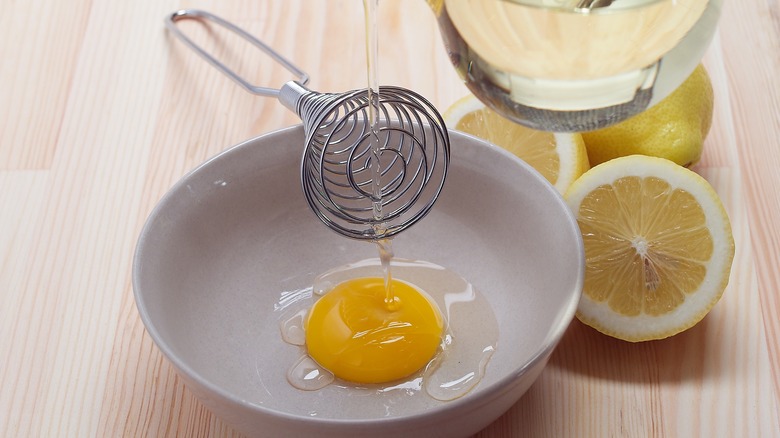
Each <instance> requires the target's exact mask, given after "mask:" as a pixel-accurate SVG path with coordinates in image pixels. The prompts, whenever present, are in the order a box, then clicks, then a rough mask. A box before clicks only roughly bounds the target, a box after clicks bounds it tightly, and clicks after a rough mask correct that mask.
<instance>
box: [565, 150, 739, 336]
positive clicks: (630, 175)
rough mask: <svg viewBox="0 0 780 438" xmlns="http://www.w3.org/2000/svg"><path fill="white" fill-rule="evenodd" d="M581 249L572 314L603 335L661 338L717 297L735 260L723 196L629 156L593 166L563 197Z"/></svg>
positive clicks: (660, 164)
mask: <svg viewBox="0 0 780 438" xmlns="http://www.w3.org/2000/svg"><path fill="white" fill-rule="evenodd" d="M566 200H567V202H568V204H569V207H570V208H571V209H572V211H573V212H574V214H575V216H576V217H577V222H578V224H579V226H580V231H581V233H582V238H583V243H584V246H585V259H586V261H585V264H586V267H585V281H584V287H583V296H582V299H581V301H580V306H579V308H578V312H577V316H578V318H579V319H580V320H581V321H582V322H584V323H585V324H587V325H590V326H592V327H594V328H596V329H597V330H599V331H601V332H603V333H606V334H608V335H611V336H614V337H617V338H620V339H624V340H628V341H643V340H650V339H661V338H665V337H668V336H672V335H674V334H676V333H679V332H681V331H683V330H685V329H688V328H690V327H692V326H693V325H695V324H696V323H697V322H699V321H700V320H701V319H702V318H704V316H705V315H706V314H707V313H708V312H709V311H710V309H711V308H712V306H713V305H715V303H716V302H717V301H718V300H719V299H720V297H721V295H722V294H723V290H724V289H725V287H726V285H727V284H728V279H729V274H730V272H731V263H732V259H733V257H734V239H733V236H732V232H731V224H730V222H729V219H728V216H727V215H726V212H725V210H724V208H723V205H722V204H721V201H720V198H719V197H718V195H717V194H716V193H715V191H714V190H713V189H712V187H711V186H710V185H709V183H708V182H707V181H706V180H705V179H704V178H702V177H701V176H699V175H697V174H696V173H695V172H693V171H691V170H688V169H686V168H683V167H681V166H678V165H677V164H675V163H673V162H671V161H668V160H665V159H661V158H653V157H646V156H640V155H634V156H629V157H624V158H618V159H614V160H611V161H608V162H606V163H604V164H600V165H598V166H595V167H594V168H593V169H591V170H590V171H588V172H586V173H585V174H584V175H582V177H581V178H580V179H578V180H577V181H576V182H575V183H574V184H573V185H572V186H571V187H570V188H569V190H568V192H567V193H566Z"/></svg>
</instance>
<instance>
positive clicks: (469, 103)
mask: <svg viewBox="0 0 780 438" xmlns="http://www.w3.org/2000/svg"><path fill="white" fill-rule="evenodd" d="M444 121H445V123H446V124H447V126H448V127H450V128H452V129H456V130H458V131H463V132H465V133H467V134H471V135H473V136H475V137H479V138H481V139H484V140H487V141H489V142H490V143H493V144H495V145H497V146H500V147H502V148H504V149H506V150H508V151H509V152H512V153H513V154H515V155H516V156H518V157H520V158H521V159H522V160H524V161H525V162H527V163H528V164H530V165H531V166H532V167H533V168H534V169H536V170H537V171H538V172H539V173H541V174H542V175H543V176H544V177H545V178H546V179H547V181H549V182H550V183H551V184H552V185H554V186H555V188H556V189H558V191H559V192H560V193H564V192H566V189H567V188H568V187H569V186H570V185H571V183H572V182H574V181H575V180H576V179H577V178H579V176H580V175H582V173H583V172H585V171H586V170H588V168H590V165H589V164H588V153H587V151H586V150H585V143H584V142H583V140H582V136H581V135H580V134H578V133H550V132H544V131H536V130H533V129H531V128H526V127H525V126H522V125H518V124H517V123H514V122H512V121H510V120H507V119H505V118H503V117H501V116H500V115H498V114H497V113H496V112H495V111H493V110H491V109H490V108H487V107H486V106H485V104H483V103H482V102H480V101H479V99H477V98H476V97H474V96H473V95H468V96H466V97H463V98H461V99H460V100H458V101H457V102H455V103H454V104H452V106H450V108H449V109H448V110H447V111H445V113H444Z"/></svg>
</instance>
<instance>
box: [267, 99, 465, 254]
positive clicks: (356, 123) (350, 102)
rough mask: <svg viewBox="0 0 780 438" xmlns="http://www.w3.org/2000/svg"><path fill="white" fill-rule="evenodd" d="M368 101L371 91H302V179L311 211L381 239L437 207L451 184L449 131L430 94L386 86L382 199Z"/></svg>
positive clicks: (353, 232) (352, 233)
mask: <svg viewBox="0 0 780 438" xmlns="http://www.w3.org/2000/svg"><path fill="white" fill-rule="evenodd" d="M288 86H292V87H295V88H303V87H301V86H300V85H297V84H294V85H293V84H286V85H285V86H284V87H282V95H285V88H286V87H288ZM280 99H283V98H281V97H280ZM368 106H369V101H368V97H367V92H366V90H357V91H353V92H349V93H344V94H321V93H315V92H309V93H308V94H303V95H301V97H300V99H299V101H298V102H297V103H296V105H295V108H296V112H297V113H298V115H299V116H300V117H301V119H302V120H303V121H304V130H305V132H306V149H305V151H304V155H303V162H302V164H301V185H302V187H303V191H304V194H305V195H306V200H307V201H308V202H309V205H310V206H311V208H312V210H313V211H314V212H315V213H316V214H317V216H318V217H319V218H320V220H322V221H323V222H325V223H326V224H327V225H328V226H329V227H331V228H333V229H334V230H336V231H338V232H339V233H341V234H344V235H346V236H349V237H353V238H357V239H380V238H385V237H391V236H393V235H395V234H398V233H400V232H401V231H403V230H404V229H406V228H408V227H409V226H411V225H412V224H414V223H415V222H417V221H418V220H420V219H421V218H422V217H424V216H425V215H426V214H427V213H428V211H430V209H431V207H432V206H433V203H434V202H435V200H436V198H437V197H438V195H439V193H440V191H441V189H442V187H443V185H444V179H445V176H446V171H447V166H448V163H449V153H450V151H449V137H448V135H447V131H446V128H445V126H444V122H443V120H442V119H441V116H439V114H438V113H437V112H436V111H435V109H434V108H433V106H432V105H431V104H430V102H428V101H427V100H426V99H425V98H423V97H422V96H420V95H419V94H417V93H414V92H411V91H409V90H406V89H403V88H398V87H380V89H379V108H378V109H379V111H378V112H377V116H378V125H379V131H378V137H379V144H380V150H381V152H380V187H381V190H380V193H381V197H380V199H375V197H374V194H373V192H372V189H371V185H372V184H373V172H372V163H371V160H372V159H374V158H373V153H372V151H371V148H372V145H371V142H372V137H373V135H372V133H371V130H370V126H369V124H368ZM420 200H423V201H424V202H418V201H420ZM374 202H381V206H382V217H381V219H377V218H375V217H374Z"/></svg>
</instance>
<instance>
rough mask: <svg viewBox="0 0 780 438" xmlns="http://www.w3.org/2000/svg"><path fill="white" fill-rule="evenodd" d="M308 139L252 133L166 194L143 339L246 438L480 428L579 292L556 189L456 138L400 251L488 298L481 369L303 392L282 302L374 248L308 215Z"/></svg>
mask: <svg viewBox="0 0 780 438" xmlns="http://www.w3.org/2000/svg"><path fill="white" fill-rule="evenodd" d="M303 138H304V137H303V130H302V128H301V127H300V126H297V127H292V128H288V129H284V130H281V131H276V132H272V133H269V134H266V135H262V136H260V137H257V138H254V139H252V140H249V141H246V142H244V143H242V144H239V145H237V146H235V147H233V148H230V149H228V150H226V151H225V152H223V153H221V154H219V155H218V156H216V157H214V158H212V159H211V160H209V161H208V162H206V163H204V164H203V165H201V166H200V167H198V168H197V169H195V170H194V171H192V172H191V173H189V174H188V175H186V176H185V177H184V178H182V180H181V181H179V182H178V183H176V184H175V185H174V187H173V188H172V189H171V190H170V191H169V192H168V193H167V194H166V195H165V196H164V197H163V198H162V200H161V201H160V202H159V204H158V205H157V207H156V208H155V209H154V210H153V212H152V213H151V215H150V217H149V218H148V220H147V222H146V224H145V226H144V228H143V231H142V233H141V235H140V238H139V241H138V245H137V248H136V253H135V259H134V266H133V289H134V292H135V299H136V304H137V306H138V310H139V312H140V315H141V319H142V320H143V322H144V324H145V325H146V329H147V330H148V332H149V334H150V335H151V337H152V339H153V340H154V342H155V343H156V344H157V346H158V347H159V348H160V350H161V351H162V352H163V354H164V355H165V357H166V358H167V359H168V360H169V361H170V362H171V363H172V364H173V366H174V367H175V369H176V371H177V372H178V373H179V374H180V376H181V378H182V379H183V380H184V382H185V383H186V385H187V386H188V387H189V389H190V390H191V391H192V392H193V393H194V394H195V395H196V396H197V397H198V398H199V399H200V400H201V401H202V403H203V404H204V405H205V406H206V407H207V408H208V409H210V410H211V411H212V412H213V413H214V414H216V415H217V416H219V417H220V418H222V419H223V420H224V421H226V422H227V423H229V424H230V425H232V426H233V427H235V428H236V429H237V430H239V431H241V432H243V433H245V434H247V435H249V436H302V437H303V436H320V437H322V436H333V437H341V436H357V435H359V436H374V437H385V436H399V437H400V436H403V437H417V436H419V437H431V436H442V437H457V436H468V435H470V434H473V433H475V432H477V431H479V430H480V429H482V428H484V427H485V426H487V425H488V424H490V423H491V422H493V421H494V420H495V419H496V418H498V417H499V416H500V415H501V414H502V413H504V412H505V411H506V410H507V409H509V408H510V407H511V406H512V405H513V404H514V403H515V402H517V400H518V399H519V398H520V397H521V396H522V394H523V393H524V392H525V391H526V390H527V389H528V388H529V386H531V384H532V383H533V382H534V380H535V379H536V378H537V377H538V376H539V374H540V373H541V372H542V369H543V367H544V366H545V364H546V362H547V360H548V358H549V356H550V354H551V352H552V350H553V348H554V347H555V345H556V344H557V343H558V341H559V339H560V338H561V336H562V335H563V333H564V331H565V329H566V327H567V326H568V324H569V322H570V321H571V319H572V317H573V315H574V311H575V309H576V306H577V303H578V300H579V297H580V293H581V288H582V277H583V269H584V268H583V257H584V256H583V247H582V241H581V238H580V235H579V231H578V228H577V224H576V221H575V219H574V218H573V216H572V215H571V213H570V212H569V210H568V208H567V207H566V205H565V204H564V202H563V200H562V198H561V196H560V195H559V194H558V193H557V192H556V191H555V189H554V188H553V187H552V186H551V185H550V184H548V183H547V182H546V181H545V180H544V178H543V177H542V176H540V175H539V174H538V173H537V172H536V171H534V170H533V169H532V168H531V167H529V166H528V165H526V164H525V163H524V162H522V161H521V160H519V159H517V158H515V157H514V156H512V155H510V154H508V153H506V152H505V151H503V150H502V149H499V148H497V147H495V146H492V145H490V144H488V143H485V142H483V141H481V140H478V139H476V138H473V137H470V136H467V135H464V134H460V133H458V132H450V138H451V142H452V149H451V150H452V160H451V165H450V169H449V173H448V176H447V181H446V184H445V187H444V190H443V192H442V194H441V197H440V198H439V200H438V201H437V203H436V205H435V207H434V208H433V209H432V210H431V212H430V213H429V215H428V216H426V217H425V218H424V219H423V220H422V221H420V222H419V223H418V224H416V225H414V226H413V227H411V228H410V229H408V230H406V231H405V232H403V233H401V234H400V235H399V236H397V237H396V239H395V240H394V248H395V253H396V256H399V257H403V258H407V259H417V260H425V261H429V262H432V263H435V264H438V265H441V266H444V267H446V268H448V269H450V270H452V271H454V272H457V273H458V274H459V275H460V276H462V277H463V278H465V279H467V280H468V281H469V282H471V284H473V285H474V286H475V287H476V288H477V289H478V290H479V291H480V293H481V294H482V295H483V296H484V298H485V299H486V300H487V301H488V302H489V304H490V307H491V308H492V311H493V313H494V314H495V317H496V320H497V323H498V327H499V336H498V344H497V348H496V352H495V354H494V355H493V357H492V359H491V360H490V362H489V363H488V365H487V368H486V371H485V375H484V377H483V378H482V380H481V381H480V382H479V384H478V385H477V386H476V387H475V388H474V389H473V390H472V391H471V392H469V393H468V394H466V395H465V396H463V397H461V398H458V399H455V400H452V401H447V402H442V401H437V400H434V399H433V398H431V397H429V396H427V394H425V393H420V391H416V392H415V391H412V390H406V391H402V392H404V394H402V395H403V397H402V398H401V399H400V400H399V399H397V398H396V399H391V398H388V397H387V393H386V392H382V391H371V390H361V389H359V388H351V387H350V386H349V385H332V386H329V387H326V388H324V389H321V390H318V391H301V390H298V389H295V388H294V387H292V386H291V385H290V384H289V383H288V381H287V379H286V377H285V376H286V373H287V370H288V369H289V368H290V366H291V365H292V364H293V362H294V361H295V360H296V359H297V358H298V357H300V354H301V351H300V347H295V346H291V345H289V344H286V343H284V342H283V341H282V339H281V336H280V328H279V324H280V318H281V315H280V313H279V312H278V311H277V310H278V309H279V308H281V307H284V305H283V304H284V300H285V297H288V298H289V297H290V296H294V295H295V294H294V292H296V291H298V292H300V291H302V290H304V291H305V290H306V288H307V287H310V286H311V283H312V281H313V280H314V278H315V277H316V276H317V275H319V274H321V273H323V272H325V271H327V270H329V269H331V268H334V267H336V266H339V265H344V264H348V263H351V262H355V261H358V260H362V259H367V258H371V257H376V256H377V250H376V248H375V247H374V245H373V244H371V243H367V242H361V241H356V240H350V239H347V238H344V237H342V236H340V235H338V234H336V233H335V232H332V231H330V230H329V229H328V228H327V227H326V226H325V225H324V224H323V223H321V222H320V221H319V220H318V219H317V218H316V216H315V215H314V214H313V213H312V212H311V211H310V210H309V207H308V205H307V204H306V201H305V199H304V196H303V194H302V192H301V187H300V181H299V171H300V167H299V166H300V158H301V153H302V145H303ZM291 293H293V294H292V295H291Z"/></svg>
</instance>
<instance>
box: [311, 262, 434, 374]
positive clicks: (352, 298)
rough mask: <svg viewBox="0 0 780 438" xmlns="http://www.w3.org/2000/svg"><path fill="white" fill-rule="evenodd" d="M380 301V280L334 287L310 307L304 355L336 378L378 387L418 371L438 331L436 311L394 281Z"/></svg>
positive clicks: (409, 288) (429, 354) (430, 352)
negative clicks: (390, 296)
mask: <svg viewBox="0 0 780 438" xmlns="http://www.w3.org/2000/svg"><path fill="white" fill-rule="evenodd" d="M391 287H392V292H393V295H394V300H393V302H392V303H387V302H386V296H387V295H386V292H385V285H384V280H383V279H382V278H373V277H371V278H357V279H353V280H348V281H345V282H343V283H340V284H339V285H337V286H336V287H335V288H333V290H331V291H330V292H328V293H327V294H325V295H324V296H322V298H320V299H319V300H318V301H317V302H316V303H314V305H313V306H312V309H311V311H310V312H309V316H308V317H307V320H306V327H305V330H306V345H307V349H308V351H309V356H311V357H312V359H314V360H315V361H316V362H317V363H319V364H320V365H321V366H322V367H323V368H325V369H327V370H328V371H330V372H332V373H333V374H334V375H335V376H336V377H338V378H340V379H343V380H347V381H350V382H355V383H384V382H391V381H393V380H398V379H402V378H404V377H407V376H409V375H411V374H413V373H414V372H416V371H418V370H420V369H421V368H423V367H424V366H425V365H426V364H427V363H428V362H429V361H430V360H431V358H432V357H433V355H434V354H435V353H436V351H437V349H438V348H439V344H440V343H441V338H442V332H443V330H444V328H443V327H444V324H443V318H442V316H441V313H440V312H439V309H438V307H437V306H436V304H435V303H433V302H432V301H431V299H430V298H428V297H426V296H425V295H424V294H422V293H421V292H420V291H418V290H417V289H415V288H414V287H412V286H410V285H409V284H407V283H403V282H401V281H398V280H392V283H391Z"/></svg>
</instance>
